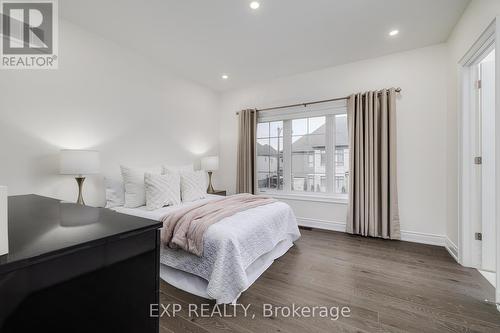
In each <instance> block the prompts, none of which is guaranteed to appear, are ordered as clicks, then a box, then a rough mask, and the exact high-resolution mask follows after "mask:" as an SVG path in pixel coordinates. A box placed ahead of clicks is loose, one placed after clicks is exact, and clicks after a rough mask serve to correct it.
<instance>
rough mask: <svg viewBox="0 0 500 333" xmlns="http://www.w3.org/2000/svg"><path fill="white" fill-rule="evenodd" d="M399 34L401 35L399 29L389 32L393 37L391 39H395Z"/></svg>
mask: <svg viewBox="0 0 500 333" xmlns="http://www.w3.org/2000/svg"><path fill="white" fill-rule="evenodd" d="M397 34H399V30H397V29H396V30H391V32H389V36H391V37H394V36H396V35H397Z"/></svg>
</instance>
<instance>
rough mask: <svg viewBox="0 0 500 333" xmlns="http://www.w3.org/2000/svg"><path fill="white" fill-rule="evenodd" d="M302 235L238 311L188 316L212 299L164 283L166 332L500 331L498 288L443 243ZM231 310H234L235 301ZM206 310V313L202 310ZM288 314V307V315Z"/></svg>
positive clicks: (163, 325)
mask: <svg viewBox="0 0 500 333" xmlns="http://www.w3.org/2000/svg"><path fill="white" fill-rule="evenodd" d="M301 232H302V238H301V239H300V240H299V241H297V243H296V245H295V246H294V247H293V248H291V249H290V251H289V252H288V253H287V254H285V255H284V256H283V257H282V258H280V259H278V260H276V261H275V262H274V264H273V265H272V266H271V267H270V268H269V269H268V270H267V271H266V272H265V273H264V274H263V275H262V276H261V277H260V278H259V279H258V280H257V281H256V282H255V283H254V284H253V285H252V286H251V287H250V288H249V289H248V290H247V291H246V292H244V293H243V294H242V296H241V297H240V299H239V301H238V303H241V304H243V305H250V308H249V310H248V312H249V313H253V314H255V318H253V319H252V317H251V315H250V316H247V317H245V316H244V311H243V309H242V308H240V307H236V309H237V316H236V317H231V318H223V317H219V316H213V317H208V318H204V317H199V316H198V317H197V316H191V317H190V316H189V307H188V306H189V305H188V304H190V303H191V304H195V305H193V307H194V306H201V304H203V303H210V304H211V305H210V309H213V302H210V301H207V300H204V299H202V298H199V297H196V296H193V295H191V294H188V293H186V292H183V291H180V290H178V289H176V288H174V287H172V286H170V285H168V284H167V283H165V282H163V281H162V283H161V288H160V289H161V294H160V299H161V302H162V303H163V304H164V305H167V304H180V306H181V307H182V309H181V310H180V312H179V313H177V314H176V316H175V317H167V316H163V317H162V318H161V322H160V323H161V331H162V332H169V333H170V332H195V333H204V332H246V333H248V332H258V333H264V332H500V313H499V312H497V310H496V309H495V306H493V305H491V304H488V303H486V302H485V301H484V300H485V299H489V300H492V299H494V289H493V287H492V286H491V285H490V284H489V283H488V282H487V281H486V280H485V279H484V278H483V277H482V276H481V275H480V274H479V272H477V271H476V270H473V269H468V268H464V267H462V266H460V265H458V264H457V263H456V262H455V261H454V260H453V259H452V258H451V257H450V255H449V254H448V252H447V251H446V250H445V249H444V248H442V247H437V246H430V245H422V244H415V243H409V242H397V241H384V240H380V239H372V238H363V237H357V236H351V235H347V234H344V233H337V232H329V231H319V230H301ZM264 304H273V305H274V306H289V307H291V306H292V304H296V305H297V306H329V307H331V306H338V307H340V308H341V307H343V306H348V307H349V308H350V310H351V312H350V317H348V318H347V317H340V318H339V319H338V320H336V321H334V320H331V319H330V318H324V317H323V318H320V317H316V318H292V317H284V316H282V315H278V316H272V317H264V316H263V312H262V309H263V306H264ZM228 308H230V309H232V307H231V306H228ZM198 313H199V312H198ZM285 314H286V313H285Z"/></svg>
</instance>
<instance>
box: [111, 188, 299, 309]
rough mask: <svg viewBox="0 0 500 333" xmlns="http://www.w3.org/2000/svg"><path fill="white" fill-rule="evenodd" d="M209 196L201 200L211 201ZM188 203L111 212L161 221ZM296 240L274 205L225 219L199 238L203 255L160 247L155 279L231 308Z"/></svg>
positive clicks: (293, 225)
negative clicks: (158, 275)
mask: <svg viewBox="0 0 500 333" xmlns="http://www.w3.org/2000/svg"><path fill="white" fill-rule="evenodd" d="M214 198H217V197H216V196H209V197H208V198H207V199H203V200H207V201H208V200H213V199H214ZM191 204H192V203H183V204H182V205H179V206H171V207H163V208H161V209H157V210H153V211H149V210H147V209H146V208H145V207H139V208H124V207H116V208H113V210H115V211H117V212H120V213H124V214H129V215H135V216H140V217H144V218H149V219H153V220H161V218H162V217H164V216H165V215H167V214H169V213H171V212H173V211H175V210H177V209H180V208H181V207H184V206H186V205H191ZM299 237H300V232H299V229H298V226H297V221H296V218H295V215H294V214H293V211H292V209H291V208H290V206H288V205H287V204H285V203H283V202H275V203H272V204H268V205H265V206H259V207H256V208H252V209H249V210H246V211H243V212H239V213H236V214H234V215H233V216H230V217H227V218H225V219H223V220H221V221H220V222H218V223H216V224H214V225H212V226H210V227H209V228H208V229H207V231H206V233H205V236H204V243H203V256H201V257H198V256H195V255H193V254H190V253H188V252H185V251H183V250H180V249H170V248H168V247H162V250H161V255H160V262H161V269H160V272H161V274H160V276H161V278H162V279H163V280H165V281H166V282H168V283H170V284H172V285H174V286H175V287H177V288H179V289H182V290H185V291H187V292H190V293H192V294H195V295H198V296H201V297H205V298H209V299H214V300H216V302H217V303H234V302H236V300H237V299H238V297H239V295H240V294H241V293H242V292H243V291H244V290H246V289H247V288H248V287H249V286H250V285H251V284H252V283H253V282H255V280H256V279H257V278H258V277H259V276H260V275H261V274H262V273H263V272H264V271H265V270H266V269H267V268H268V267H269V266H270V265H271V264H272V262H273V261H274V260H275V259H276V258H278V257H280V256H282V255H283V254H285V253H286V252H287V250H288V249H289V248H290V247H291V246H292V245H293V242H294V241H295V240H297V239H298V238H299Z"/></svg>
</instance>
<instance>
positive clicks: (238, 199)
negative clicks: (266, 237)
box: [161, 193, 276, 257]
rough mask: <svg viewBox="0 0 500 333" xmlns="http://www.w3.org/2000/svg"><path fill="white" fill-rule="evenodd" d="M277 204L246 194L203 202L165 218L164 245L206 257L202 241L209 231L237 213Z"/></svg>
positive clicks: (162, 237)
mask: <svg viewBox="0 0 500 333" xmlns="http://www.w3.org/2000/svg"><path fill="white" fill-rule="evenodd" d="M274 202H276V200H275V199H272V198H269V197H263V196H255V195H252V194H247V193H243V194H236V195H233V196H230V197H221V198H220V199H216V200H212V201H208V202H207V201H200V202H199V203H196V204H194V205H190V206H187V207H185V208H183V209H179V210H177V211H175V212H173V213H172V214H168V215H166V216H164V217H163V218H162V222H163V228H162V232H161V239H162V243H163V244H166V245H168V247H170V248H173V249H175V248H181V249H183V250H185V251H187V252H189V253H192V254H194V255H197V256H199V257H200V256H202V255H203V237H204V235H205V232H206V231H207V229H208V227H210V226H211V225H213V224H215V223H217V222H219V221H221V220H223V219H224V218H226V217H229V216H232V215H234V214H236V213H239V212H242V211H246V210H248V209H251V208H255V207H259V206H263V205H268V204H271V203H274Z"/></svg>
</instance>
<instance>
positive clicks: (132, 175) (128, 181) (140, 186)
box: [120, 165, 161, 208]
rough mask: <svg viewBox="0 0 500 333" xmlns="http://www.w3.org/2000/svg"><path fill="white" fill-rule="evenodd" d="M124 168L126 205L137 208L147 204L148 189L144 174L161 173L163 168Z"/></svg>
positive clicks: (122, 167)
mask: <svg viewBox="0 0 500 333" xmlns="http://www.w3.org/2000/svg"><path fill="white" fill-rule="evenodd" d="M120 168H121V170H122V177H123V186H124V187H125V205H124V206H125V207H127V208H136V207H141V206H144V205H146V191H145V189H144V174H145V173H146V172H147V173H152V174H156V175H159V174H160V173H161V168H160V167H156V168H129V167H126V166H123V165H122V166H121V167H120Z"/></svg>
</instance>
